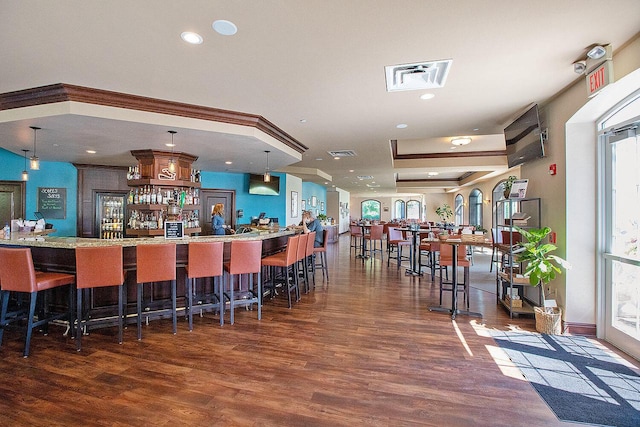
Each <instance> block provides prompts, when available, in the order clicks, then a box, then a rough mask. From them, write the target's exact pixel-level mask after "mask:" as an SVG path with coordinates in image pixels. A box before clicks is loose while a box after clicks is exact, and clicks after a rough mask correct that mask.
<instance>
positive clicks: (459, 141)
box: [451, 136, 471, 145]
mask: <svg viewBox="0 0 640 427" xmlns="http://www.w3.org/2000/svg"><path fill="white" fill-rule="evenodd" d="M451 143H452V144H453V145H467V144H470V143H471V138H469V137H468V136H465V137H460V138H453V139H452V140H451Z"/></svg>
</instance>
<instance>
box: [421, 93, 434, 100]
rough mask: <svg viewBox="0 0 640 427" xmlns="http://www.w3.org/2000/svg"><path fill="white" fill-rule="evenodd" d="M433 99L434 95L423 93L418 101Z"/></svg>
mask: <svg viewBox="0 0 640 427" xmlns="http://www.w3.org/2000/svg"><path fill="white" fill-rule="evenodd" d="M433 97H435V94H433V93H423V94H422V95H420V99H431V98H433Z"/></svg>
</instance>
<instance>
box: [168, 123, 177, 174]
mask: <svg viewBox="0 0 640 427" xmlns="http://www.w3.org/2000/svg"><path fill="white" fill-rule="evenodd" d="M167 132H169V133H170V134H171V145H170V147H171V160H169V171H170V172H175V171H176V162H175V160H174V159H173V147H175V146H176V145H175V144H174V143H173V135H175V134H176V133H178V132H176V131H175V130H170V131H167Z"/></svg>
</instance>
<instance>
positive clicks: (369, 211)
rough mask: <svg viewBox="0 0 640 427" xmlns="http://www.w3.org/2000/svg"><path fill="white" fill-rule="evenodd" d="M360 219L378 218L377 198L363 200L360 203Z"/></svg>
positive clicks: (378, 205) (373, 219)
mask: <svg viewBox="0 0 640 427" xmlns="http://www.w3.org/2000/svg"><path fill="white" fill-rule="evenodd" d="M361 209H362V219H368V220H372V221H376V220H377V221H379V220H380V210H381V209H380V202H379V201H377V200H364V201H363V202H362V204H361Z"/></svg>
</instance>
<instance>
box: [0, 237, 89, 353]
mask: <svg viewBox="0 0 640 427" xmlns="http://www.w3.org/2000/svg"><path fill="white" fill-rule="evenodd" d="M75 281H76V278H75V276H74V275H73V274H66V273H48V272H47V273H44V272H37V273H36V271H35V268H34V266H33V258H32V257H31V249H29V248H15V249H14V248H0V285H1V286H2V288H1V289H2V291H1V293H2V298H1V299H2V309H1V312H0V345H2V336H3V334H4V328H5V326H6V325H8V324H9V323H10V322H13V321H16V320H22V319H24V318H26V319H27V333H26V339H25V344H24V352H23V356H24V357H28V356H29V348H30V345H31V334H32V332H33V329H34V328H37V327H39V326H41V325H44V329H45V334H46V331H47V325H48V323H49V322H51V321H52V320H57V319H63V318H65V317H66V318H67V319H68V320H69V323H71V322H73V298H72V296H73V292H72V287H71V285H73V283H74V282H75ZM66 285H69V312H67V313H59V314H53V315H50V314H49V312H48V306H47V301H46V291H48V290H50V289H53V288H58V287H61V286H66ZM10 292H18V293H23V294H28V295H29V298H30V301H29V309H28V311H27V313H26V314H25V313H24V312H22V311H20V312H15V313H13V315H12V316H11V318H9V317H8V316H7V315H8V313H7V310H8V306H9V297H10ZM41 293H42V294H45V297H43V298H41V299H44V300H45V301H44V304H43V308H42V309H41V310H40V313H39V314H38V320H35V319H34V318H35V315H36V302H37V301H38V295H40V294H41Z"/></svg>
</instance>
